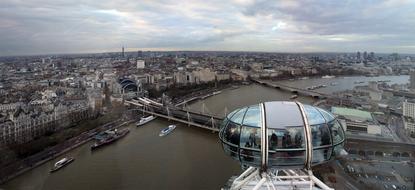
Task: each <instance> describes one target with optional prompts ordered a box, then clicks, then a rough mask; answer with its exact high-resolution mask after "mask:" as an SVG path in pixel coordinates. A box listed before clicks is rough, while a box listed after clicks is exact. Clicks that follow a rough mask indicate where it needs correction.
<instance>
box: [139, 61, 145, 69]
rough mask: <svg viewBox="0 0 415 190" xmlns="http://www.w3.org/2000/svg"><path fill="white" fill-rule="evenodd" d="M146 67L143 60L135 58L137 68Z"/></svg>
mask: <svg viewBox="0 0 415 190" xmlns="http://www.w3.org/2000/svg"><path fill="white" fill-rule="evenodd" d="M144 67H146V63H145V61H144V60H137V69H144Z"/></svg>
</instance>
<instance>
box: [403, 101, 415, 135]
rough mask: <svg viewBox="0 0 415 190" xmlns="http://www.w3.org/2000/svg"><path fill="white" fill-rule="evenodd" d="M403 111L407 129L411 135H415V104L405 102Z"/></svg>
mask: <svg viewBox="0 0 415 190" xmlns="http://www.w3.org/2000/svg"><path fill="white" fill-rule="evenodd" d="M402 109H403V116H405V122H404V127H405V129H406V130H407V131H409V132H410V133H415V103H414V102H408V101H407V100H405V101H404V102H403V106H402Z"/></svg>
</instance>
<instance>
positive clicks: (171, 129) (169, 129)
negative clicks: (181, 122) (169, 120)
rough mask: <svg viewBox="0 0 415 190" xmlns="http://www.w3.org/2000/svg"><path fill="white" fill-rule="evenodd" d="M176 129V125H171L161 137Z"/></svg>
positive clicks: (164, 130) (161, 133)
mask: <svg viewBox="0 0 415 190" xmlns="http://www.w3.org/2000/svg"><path fill="white" fill-rule="evenodd" d="M175 128H176V125H169V126H168V127H167V128H165V129H163V130H161V131H160V134H159V136H160V137H162V136H166V135H168V134H169V133H170V132H172V131H173V130H174V129H175Z"/></svg>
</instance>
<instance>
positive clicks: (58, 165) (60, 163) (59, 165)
mask: <svg viewBox="0 0 415 190" xmlns="http://www.w3.org/2000/svg"><path fill="white" fill-rule="evenodd" d="M74 160H75V159H74V158H72V157H69V158H62V159H61V160H59V161H57V162H56V163H55V165H54V166H53V168H52V169H51V170H50V172H51V173H52V172H55V171H58V170H59V169H61V168H63V167H65V166H66V165H68V164H70V163H71V162H72V161H74Z"/></svg>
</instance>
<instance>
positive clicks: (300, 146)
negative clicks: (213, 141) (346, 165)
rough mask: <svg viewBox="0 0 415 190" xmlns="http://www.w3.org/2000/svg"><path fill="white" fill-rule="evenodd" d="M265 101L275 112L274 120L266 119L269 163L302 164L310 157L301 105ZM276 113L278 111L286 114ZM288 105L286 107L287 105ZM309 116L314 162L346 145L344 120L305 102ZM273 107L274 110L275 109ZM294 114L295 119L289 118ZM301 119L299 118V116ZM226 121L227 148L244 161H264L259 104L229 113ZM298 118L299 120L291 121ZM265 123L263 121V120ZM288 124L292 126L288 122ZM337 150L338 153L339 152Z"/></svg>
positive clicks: (235, 156)
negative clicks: (344, 143)
mask: <svg viewBox="0 0 415 190" xmlns="http://www.w3.org/2000/svg"><path fill="white" fill-rule="evenodd" d="M264 104H265V113H266V114H268V115H272V114H274V115H273V117H270V118H273V119H272V120H269V121H272V122H267V123H265V125H266V126H265V127H266V128H265V129H266V130H268V132H267V133H268V138H267V139H268V140H267V143H268V160H269V161H268V163H269V165H270V166H295V165H298V166H301V165H304V162H305V159H306V147H307V146H306V142H307V140H306V139H305V127H304V125H303V122H302V116H301V114H300V113H301V112H300V111H299V109H298V107H296V106H297V105H296V104H294V103H292V102H291V104H290V103H287V102H282V103H281V102H272V103H271V104H268V106H275V107H272V109H271V107H268V112H267V104H266V103H264ZM280 105H281V107H282V108H281V109H284V108H287V109H288V112H289V113H288V114H287V115H286V116H285V115H282V117H281V116H280V115H275V113H279V114H286V112H285V110H284V111H281V109H280V110H279V109H278V108H279V107H278V106H280ZM284 106H285V107H284ZM304 108H305V113H306V116H307V117H306V118H307V120H308V123H309V125H310V133H311V138H310V140H311V144H312V147H313V154H312V155H313V157H312V162H313V163H321V162H323V161H327V160H329V159H331V157H332V153H333V152H334V153H336V152H337V151H338V150H341V149H342V145H341V144H342V143H343V141H344V132H343V129H342V127H341V125H340V123H339V122H338V121H337V120H336V119H335V118H334V116H333V115H331V114H330V113H328V112H327V111H325V110H322V109H320V108H316V107H313V106H309V105H304ZM271 111H272V112H271ZM286 117H288V118H289V117H292V118H293V119H294V120H290V119H288V120H287V119H286ZM297 119H298V120H297ZM225 120H226V121H225V122H224V123H223V125H224V128H222V130H223V133H222V134H223V138H221V139H222V141H224V143H223V147H224V149H226V150H225V151H227V152H228V153H230V155H231V156H232V157H233V158H234V159H236V160H239V161H241V162H243V163H248V164H250V165H258V164H259V163H260V162H261V133H262V129H261V126H262V124H263V123H262V122H263V121H262V119H261V109H260V106H259V105H254V106H249V107H245V108H241V109H238V110H236V111H234V112H232V113H231V114H229V115H228V117H227V119H225ZM291 121H295V122H291ZM261 123H262V124H261ZM285 124H287V125H288V126H284V125H285ZM336 154H337V153H336Z"/></svg>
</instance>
